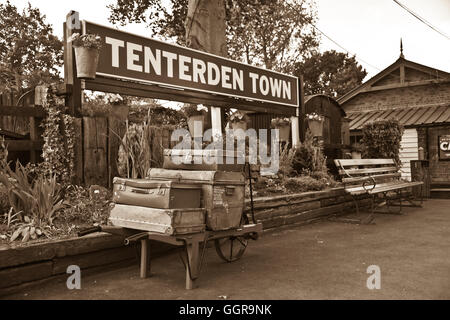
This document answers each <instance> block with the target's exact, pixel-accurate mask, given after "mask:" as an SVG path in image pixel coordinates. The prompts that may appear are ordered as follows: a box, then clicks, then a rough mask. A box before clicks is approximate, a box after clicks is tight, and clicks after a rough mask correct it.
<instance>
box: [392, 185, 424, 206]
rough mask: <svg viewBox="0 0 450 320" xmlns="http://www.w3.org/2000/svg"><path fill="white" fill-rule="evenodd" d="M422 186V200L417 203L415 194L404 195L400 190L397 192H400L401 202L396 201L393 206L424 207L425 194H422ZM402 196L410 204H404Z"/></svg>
mask: <svg viewBox="0 0 450 320" xmlns="http://www.w3.org/2000/svg"><path fill="white" fill-rule="evenodd" d="M420 188H421V195H420V201H419V203H417V202H418V201H417V199H416V197H414V195H412V194H411V195H409V196H405V197H403V195H402V192H401V191H400V192H398V193H397V194H399V203H398V204H397V203H394V204H392V206H400V208H401V207H402V206H403V207H413V208H422V205H423V195H422V186H420ZM402 198H403V199H405V200H406V201H407V202H408V203H409V204H402ZM400 210H401V209H400Z"/></svg>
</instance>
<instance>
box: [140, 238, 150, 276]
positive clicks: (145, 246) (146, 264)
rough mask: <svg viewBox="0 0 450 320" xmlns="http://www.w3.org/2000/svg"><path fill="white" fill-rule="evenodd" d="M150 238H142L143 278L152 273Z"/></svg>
mask: <svg viewBox="0 0 450 320" xmlns="http://www.w3.org/2000/svg"><path fill="white" fill-rule="evenodd" d="M148 242H149V241H148V239H143V240H141V278H142V279H145V278H147V277H148V276H149V274H150V246H149V243H148Z"/></svg>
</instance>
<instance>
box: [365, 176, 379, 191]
mask: <svg viewBox="0 0 450 320" xmlns="http://www.w3.org/2000/svg"><path fill="white" fill-rule="evenodd" d="M367 178H368V180H365V181H364V182H363V184H362V187H363V188H364V190H365V191H366V192H369V191H372V190H373V189H375V187H376V186H377V182H376V181H375V179H374V178H373V177H372V176H368V177H367ZM369 179H370V180H369ZM368 182H372V183H373V187H372V188H370V189H367V188H366V184H367V183H368Z"/></svg>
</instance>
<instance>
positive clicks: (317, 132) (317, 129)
mask: <svg viewBox="0 0 450 320" xmlns="http://www.w3.org/2000/svg"><path fill="white" fill-rule="evenodd" d="M308 127H309V130H311V133H312V135H313V137H321V136H322V135H323V121H318V120H308Z"/></svg>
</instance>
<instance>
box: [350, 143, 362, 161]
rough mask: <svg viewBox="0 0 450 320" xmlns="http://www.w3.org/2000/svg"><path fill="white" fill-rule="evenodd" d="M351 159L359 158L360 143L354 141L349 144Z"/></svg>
mask: <svg viewBox="0 0 450 320" xmlns="http://www.w3.org/2000/svg"><path fill="white" fill-rule="evenodd" d="M351 152H352V159H361V152H362V145H361V144H360V143H358V142H355V143H353V144H352V145H351Z"/></svg>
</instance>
